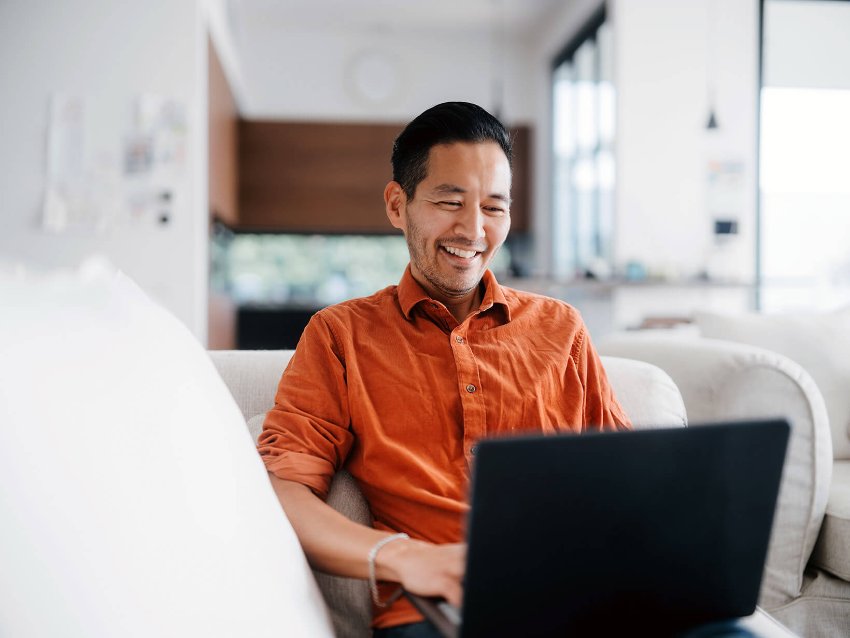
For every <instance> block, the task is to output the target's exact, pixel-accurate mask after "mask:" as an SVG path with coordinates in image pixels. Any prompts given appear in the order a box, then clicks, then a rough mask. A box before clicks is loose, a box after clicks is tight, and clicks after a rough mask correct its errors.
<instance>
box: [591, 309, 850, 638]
mask: <svg viewBox="0 0 850 638" xmlns="http://www.w3.org/2000/svg"><path fill="white" fill-rule="evenodd" d="M696 324H697V330H693V329H691V330H678V331H676V330H674V331H663V330H661V331H638V332H634V333H622V334H616V335H610V336H608V337H606V338H605V339H603V340H601V341H600V342H599V344H598V346H599V350H600V352H602V353H603V354H607V355H612V356H619V357H629V358H632V359H637V360H641V361H646V362H649V363H653V364H654V365H657V366H658V367H660V368H661V369H663V370H664V371H665V372H667V373H668V374H669V375H670V377H671V378H672V379H673V380H674V382H675V383H676V385H677V386H678V388H679V390H680V391H681V393H682V397H683V399H684V401H685V406H686V409H687V414H688V418H689V420H690V422H691V424H694V423H704V422H712V421H720V420H728V419H738V418H760V417H771V416H783V417H786V418H788V419H789V421H790V422H791V424H792V435H791V440H790V443H789V451H788V456H787V459H786V466H785V470H784V475H783V481H782V486H781V490H780V496H779V503H778V509H777V513H776V517H775V521H774V531H773V536H772V539H771V545H770V549H769V552H768V558H767V565H766V569H765V575H764V581H763V586H762V590H761V595H760V604H761V606H762V607H763V608H765V609H766V610H767V611H768V612H769V613H770V614H771V615H773V616H774V617H776V618H777V619H778V620H780V621H781V622H782V623H783V624H785V625H786V626H787V627H789V628H790V629H792V630H793V631H795V632H796V633H798V634H799V635H802V636H807V637H809V636H813V637H818V636H824V637H826V636H850V454H848V451H850V439H847V438H846V437H847V432H848V425H850V345H848V344H850V312H848V311H844V313H843V314H842V313H838V314H836V315H834V316H830V317H828V318H826V319H823V318H822V317H820V318H815V317H813V316H810V317H802V318H801V317H787V316H786V317H781V318H776V317H774V318H768V317H764V316H757V315H747V316H742V317H725V316H721V315H709V314H707V313H702V314H698V315H697V321H696ZM753 344H756V345H753ZM760 346H761V347H760ZM819 348H820V350H819ZM783 350H784V351H785V354H781V353H782V352H783ZM827 350H828V352H827ZM786 355H793V356H794V359H792V358H789V356H786ZM797 359H800V361H797ZM802 363H805V367H804V366H803V365H801V364H802ZM843 375H844V376H843ZM822 387H823V388H824V389H826V390H827V391H826V392H822V391H821V388H822ZM839 388H840V389H839ZM825 396H826V398H827V400H826V401H825V400H824V397H825ZM834 455H835V457H834ZM845 455H847V457H845Z"/></svg>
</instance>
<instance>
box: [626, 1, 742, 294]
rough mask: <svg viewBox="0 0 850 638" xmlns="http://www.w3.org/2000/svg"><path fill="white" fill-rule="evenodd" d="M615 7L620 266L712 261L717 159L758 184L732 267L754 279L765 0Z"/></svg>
mask: <svg viewBox="0 0 850 638" xmlns="http://www.w3.org/2000/svg"><path fill="white" fill-rule="evenodd" d="M712 7H713V10H712V11H710V9H711V8H712ZM712 13H713V20H714V21H715V24H716V27H715V29H714V36H713V37H710V33H709V31H708V29H709V27H708V25H709V24H710V23H711V21H712V17H711V16H712ZM612 14H613V15H612V19H613V25H614V39H615V51H616V53H615V55H616V59H615V74H616V81H615V84H616V86H617V118H618V121H617V138H616V153H617V177H616V179H617V195H616V197H617V200H616V224H615V229H616V235H615V250H614V252H615V256H616V261H617V265H618V266H620V267H622V266H623V265H624V264H625V263H626V262H627V261H629V260H636V261H639V262H641V263H643V264H644V265H645V266H646V267H647V269H648V270H649V271H661V272H664V273H670V274H672V275H674V276H679V277H688V276H692V275H694V274H696V273H698V272H700V271H701V270H702V269H703V268H705V267H706V265H707V263H708V261H709V258H710V256H711V254H712V250H713V248H714V246H713V241H714V237H713V220H712V218H711V217H710V216H709V215H708V213H707V210H706V173H707V163H708V161H709V160H723V161H740V162H743V163H744V166H745V172H744V183H745V184H746V185H748V186H747V187H746V196H745V200H744V205H743V210H742V211H741V215H740V216H739V217H738V222H739V224H738V227H739V234H738V235H737V237H734V238H733V242H734V250H727V251H726V252H727V253H728V254H726V255H725V258H726V260H727V261H726V264H725V269H726V270H727V271H732V272H736V273H738V277H739V278H740V280H742V281H752V279H753V277H754V268H755V191H756V189H755V183H756V173H755V157H756V137H755V131H756V97H757V75H756V71H757V60H758V58H757V56H758V37H757V36H758V21H757V17H758V2H757V1H756V0H743V1H742V0H711V3H710V2H709V0H694V1H691V2H681V1H679V0H615V1H614V2H613V11H612ZM709 74H710V75H711V76H713V79H714V85H715V87H716V88H715V96H716V115H717V119H718V122H719V125H720V127H719V128H718V129H717V130H715V131H712V132H709V131H707V130H706V128H705V125H706V122H707V119H708V106H709V96H708V82H709ZM671 271H672V272H671Z"/></svg>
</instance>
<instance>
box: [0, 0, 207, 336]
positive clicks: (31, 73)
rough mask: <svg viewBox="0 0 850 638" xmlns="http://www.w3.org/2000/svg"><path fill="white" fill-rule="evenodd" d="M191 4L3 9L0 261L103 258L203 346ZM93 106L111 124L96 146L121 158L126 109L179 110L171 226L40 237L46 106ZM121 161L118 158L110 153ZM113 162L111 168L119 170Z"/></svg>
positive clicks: (200, 183) (200, 75) (198, 43)
mask: <svg viewBox="0 0 850 638" xmlns="http://www.w3.org/2000/svg"><path fill="white" fill-rule="evenodd" d="M201 16H202V10H201V8H200V6H199V4H198V2H196V1H195V0H180V1H178V2H174V1H173V0H150V1H148V2H143V3H115V2H111V1H110V0H73V1H69V2H50V3H41V2H27V1H25V0H4V2H2V3H0V61H2V62H0V87H2V93H3V96H4V99H3V100H2V101H0V122H2V127H3V146H2V149H0V193H2V194H3V199H2V209H0V218H1V219H2V223H3V232H2V233H0V261H2V262H6V263H9V262H11V263H20V264H23V265H24V266H26V267H31V268H53V267H68V266H76V265H77V264H78V263H79V262H80V261H81V260H82V259H83V258H84V257H86V256H87V255H90V254H92V253H100V254H102V255H105V256H106V257H108V258H109V259H110V260H111V261H112V262H113V263H114V264H115V265H116V266H118V267H119V268H121V269H123V270H124V271H125V272H127V273H128V274H129V275H130V276H131V277H132V278H134V279H135V280H136V281H137V282H138V283H139V284H140V285H141V286H142V288H144V289H145V290H146V291H147V292H148V293H150V294H152V295H153V296H154V297H156V298H157V299H159V300H160V301H161V302H162V303H163V304H164V305H165V306H166V307H168V308H169V309H170V310H171V311H172V312H174V313H175V314H176V315H177V316H178V317H179V318H180V319H181V320H182V321H183V322H185V323H186V324H187V325H188V326H189V328H190V329H191V330H192V331H193V332H194V334H195V335H196V336H198V338H199V339H201V340H202V341H203V340H204V339H205V333H206V290H207V281H206V279H207V222H206V218H207V210H206V208H207V206H206V185H207V182H206V79H205V78H206V66H205V65H206V35H205V33H204V28H203V21H202V19H201ZM56 91H62V92H65V93H69V94H75V95H83V96H86V97H88V98H89V99H90V102H91V104H92V105H94V106H95V107H96V110H97V112H98V113H101V114H106V117H104V118H103V119H100V120H99V121H98V122H96V123H95V125H94V127H93V128H94V129H96V130H95V134H96V136H97V137H98V138H100V139H111V140H114V145H115V148H116V149H117V148H120V144H121V141H120V140H121V132H122V130H124V126H125V122H126V117H127V113H128V108H129V107H128V105H129V104H130V103H131V100H132V99H133V98H135V97H136V96H137V95H139V94H140V93H150V94H155V95H160V96H165V97H168V98H172V99H175V100H177V101H179V102H180V103H182V104H183V105H184V106H185V109H186V117H187V123H188V147H187V149H188V152H187V156H186V160H185V163H184V170H183V173H182V174H181V176H180V178H179V180H178V183H177V184H176V188H175V192H176V193H177V197H176V199H175V200H174V202H173V206H172V210H171V219H170V222H169V223H168V224H166V225H163V224H159V223H157V221H156V220H155V219H144V220H140V221H137V222H136V223H130V222H129V221H128V220H127V219H126V216H124V215H123V214H117V213H116V214H115V215H114V220H113V221H114V223H112V225H111V226H110V227H107V228H105V229H103V230H100V231H98V230H95V229H92V228H86V229H82V228H80V229H76V230H69V231H68V232H65V233H60V234H53V233H49V232H45V231H44V230H43V229H42V226H41V218H42V213H41V211H42V204H43V195H44V184H45V173H46V165H47V128H48V113H49V99H50V96H51V94H52V93H54V92H56ZM116 155H119V153H118V152H117V151H116ZM115 161H118V160H116V158H112V163H113V164H114V163H115Z"/></svg>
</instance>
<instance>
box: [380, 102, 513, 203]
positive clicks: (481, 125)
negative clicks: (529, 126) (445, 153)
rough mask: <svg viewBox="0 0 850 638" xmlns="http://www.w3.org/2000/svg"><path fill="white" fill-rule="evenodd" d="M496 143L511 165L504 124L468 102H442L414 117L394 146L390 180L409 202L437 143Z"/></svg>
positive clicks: (422, 177)
mask: <svg viewBox="0 0 850 638" xmlns="http://www.w3.org/2000/svg"><path fill="white" fill-rule="evenodd" d="M454 142H496V143H497V144H498V145H499V146H500V147H501V148H502V150H503V151H504V152H505V156H506V157H507V158H508V164H509V165H510V164H512V162H513V148H512V145H511V138H510V135H508V132H507V130H505V127H504V125H503V124H502V123H501V122H500V121H499V120H497V119H496V118H495V117H493V116H492V115H490V114H489V113H488V112H487V111H485V110H484V109H482V108H481V107H480V106H477V105H475V104H471V103H470V102H444V103H443V104H438V105H437V106H432V107H431V108H430V109H428V110H427V111H425V112H424V113H422V114H421V115H419V116H418V117H416V118H415V119H414V120H413V121H412V122H410V124H408V125H407V126H406V127H405V128H404V130H403V131H402V132H401V134H400V135H399V136H398V137H397V138H396V140H395V143H394V144H393V156H392V163H393V179H394V180H395V181H396V182H398V183H399V184H401V187H402V189H403V190H404V192H405V194H406V195H407V198H408V199H413V195H414V193H416V187H417V186H418V185H419V182H421V181H422V180H423V179H425V176H426V175H427V174H428V156H429V154H430V152H431V149H432V148H433V147H434V146H436V145H438V144H452V143H454Z"/></svg>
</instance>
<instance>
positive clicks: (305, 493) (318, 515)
mask: <svg viewBox="0 0 850 638" xmlns="http://www.w3.org/2000/svg"><path fill="white" fill-rule="evenodd" d="M269 478H270V480H271V483H272V487H273V488H274V491H275V493H276V494H277V497H278V500H279V501H280V504H281V505H282V506H283V509H284V511H285V512H286V515H287V517H288V518H289V522H290V523H291V524H292V527H293V529H294V530H295V533H296V535H297V536H298V540H299V541H300V542H301V547H302V548H303V549H304V553H305V554H306V556H307V560H308V561H309V562H310V565H311V566H312V567H314V568H315V569H318V570H320V571H323V572H328V573H330V574H336V575H338V576H347V577H350V578H363V579H365V578H368V576H369V563H368V556H369V551H370V550H371V549H372V548H373V547H374V546H375V544H376V543H378V542H379V541H381V540H382V539H383V538H385V537H387V536H389V533H388V532H384V531H380V530H376V529H372V528H371V527H366V526H365V525H360V524H359V523H355V522H354V521H352V520H349V519H348V518H346V517H345V516H344V515H342V514H340V513H339V512H337V511H336V510H334V509H333V508H332V507H331V506H330V505H328V504H327V503H325V502H324V501H322V500H321V499H320V498H319V497H317V496H316V495H315V494H313V492H312V491H310V489H309V488H308V487H306V486H305V485H301V484H300V483H295V482H293V481H285V480H282V479H279V478H277V477H276V476H274V475H273V474H269ZM464 560H465V546H463V545H460V544H458V545H433V544H430V543H425V542H422V541H416V540H398V541H394V542H392V543H389V544H388V545H386V546H385V547H383V548H381V550H380V551H379V552H378V555H377V557H376V559H375V571H376V575H377V578H378V579H379V580H387V581H394V582H398V583H401V584H403V585H404V587H405V588H407V589H408V590H410V591H412V592H414V593H418V594H422V595H426V596H428V595H430V596H442V597H443V598H447V599H448V600H449V601H450V602H452V603H454V604H460V598H461V590H460V581H461V578H462V576H463V568H464Z"/></svg>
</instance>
